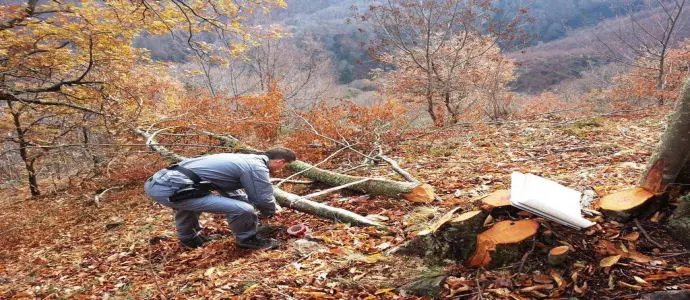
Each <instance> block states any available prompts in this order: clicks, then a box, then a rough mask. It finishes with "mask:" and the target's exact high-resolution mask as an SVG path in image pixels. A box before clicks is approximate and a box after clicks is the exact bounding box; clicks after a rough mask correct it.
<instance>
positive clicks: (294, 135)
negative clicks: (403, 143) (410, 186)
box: [283, 100, 409, 160]
mask: <svg viewBox="0 0 690 300" xmlns="http://www.w3.org/2000/svg"><path fill="white" fill-rule="evenodd" d="M407 112H408V108H406V107H404V106H402V105H400V104H398V103H396V102H394V101H386V102H384V103H380V104H375V105H371V106H359V105H356V104H354V103H352V102H349V101H345V100H342V101H341V102H340V103H338V104H335V105H329V104H328V103H326V102H325V101H322V102H320V103H318V104H317V105H315V106H314V107H313V108H312V109H310V110H309V111H304V112H296V113H297V114H299V118H300V119H301V120H297V121H296V122H297V124H296V125H295V127H296V128H295V130H293V131H291V132H290V133H289V134H288V135H287V136H285V137H284V139H283V141H284V144H285V145H286V146H288V147H292V148H294V149H295V150H296V151H297V152H298V153H300V156H301V157H303V158H304V159H307V160H309V159H320V158H323V157H326V156H327V155H329V154H331V153H333V151H334V150H337V149H339V148H342V147H343V146H342V145H338V144H337V143H335V142H333V141H331V140H329V139H328V138H324V137H323V136H326V137H330V138H332V139H335V140H338V141H339V142H340V143H344V144H352V145H356V148H358V149H375V145H374V144H375V143H377V142H378V143H380V144H389V145H390V144H391V143H392V142H394V141H395V140H396V139H397V138H398V137H399V136H400V134H402V133H403V132H404V129H403V128H404V126H405V125H406V124H407V122H408V120H409V119H408V118H407V117H406V116H405V114H406V113H407ZM314 131H316V132H318V134H315V133H314Z"/></svg>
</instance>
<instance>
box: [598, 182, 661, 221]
mask: <svg viewBox="0 0 690 300" xmlns="http://www.w3.org/2000/svg"><path fill="white" fill-rule="evenodd" d="M653 197H654V194H653V193H652V192H650V191H648V190H647V189H645V188H643V187H634V188H632V189H628V190H624V191H620V192H616V193H613V194H609V195H606V196H604V197H603V198H601V200H599V208H600V209H601V211H602V212H603V213H604V214H605V215H606V216H607V217H609V218H612V219H614V220H618V221H625V220H628V219H630V218H631V217H633V216H635V215H636V214H638V213H639V212H640V211H641V210H643V208H644V207H645V206H646V205H647V204H648V203H649V202H651V199H652V198H653Z"/></svg>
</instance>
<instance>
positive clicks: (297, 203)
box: [134, 129, 381, 226]
mask: <svg viewBox="0 0 690 300" xmlns="http://www.w3.org/2000/svg"><path fill="white" fill-rule="evenodd" d="M134 132H136V133H137V134H139V135H142V136H144V137H146V139H147V140H146V143H147V144H148V145H149V147H151V149H153V150H154V151H156V152H158V153H159V154H161V155H162V156H163V157H165V158H166V159H168V160H170V161H174V162H179V161H182V160H184V159H186V157H184V156H181V155H178V154H176V153H175V152H173V151H171V150H169V149H167V148H166V147H164V146H161V145H159V144H158V142H157V141H156V140H155V134H150V133H148V132H145V131H143V130H140V129H134ZM273 195H274V196H275V198H276V201H278V203H279V204H280V205H282V206H285V207H290V208H292V209H295V210H297V211H301V212H305V213H308V214H313V215H315V216H318V217H322V218H325V219H330V220H334V221H337V222H344V223H351V224H353V225H365V226H381V224H378V223H376V222H374V221H371V220H369V219H367V218H365V217H363V216H360V215H358V214H356V213H353V212H350V211H347V210H344V209H341V208H336V207H332V206H328V205H325V204H321V203H318V202H313V201H310V200H307V199H304V198H302V197H300V196H298V195H295V194H291V193H288V192H286V191H283V190H281V189H279V188H276V187H273Z"/></svg>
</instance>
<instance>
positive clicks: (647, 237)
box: [635, 218, 664, 249]
mask: <svg viewBox="0 0 690 300" xmlns="http://www.w3.org/2000/svg"><path fill="white" fill-rule="evenodd" d="M635 225H636V226H637V228H638V229H640V232H642V235H644V237H645V238H646V239H647V240H648V241H649V242H650V243H652V244H654V246H657V248H659V249H664V247H663V246H661V245H660V244H659V243H657V242H656V241H654V240H653V239H652V237H650V236H649V233H647V231H646V230H644V227H642V224H640V221H639V220H637V218H635Z"/></svg>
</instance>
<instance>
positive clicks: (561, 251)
mask: <svg viewBox="0 0 690 300" xmlns="http://www.w3.org/2000/svg"><path fill="white" fill-rule="evenodd" d="M569 251H570V248H569V247H568V246H560V247H556V248H553V249H551V250H550V251H549V256H548V262H549V265H551V266H553V267H558V266H560V265H562V264H563V263H564V262H565V261H566V260H568V252H569Z"/></svg>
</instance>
